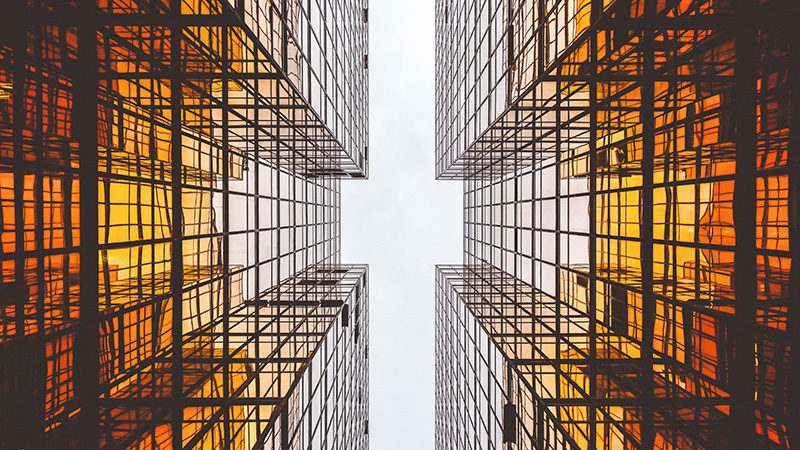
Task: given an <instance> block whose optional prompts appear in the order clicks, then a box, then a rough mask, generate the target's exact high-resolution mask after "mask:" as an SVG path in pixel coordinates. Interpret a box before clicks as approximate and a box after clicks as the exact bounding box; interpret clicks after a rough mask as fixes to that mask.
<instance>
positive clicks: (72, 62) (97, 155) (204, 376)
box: [0, 0, 368, 450]
mask: <svg viewBox="0 0 800 450" xmlns="http://www.w3.org/2000/svg"><path fill="white" fill-rule="evenodd" d="M366 19H367V3H366V0H324V1H316V0H315V1H311V2H299V1H295V0H287V1H282V2H268V1H256V0H230V1H228V0H58V1H56V0H52V1H51V0H31V1H17V0H11V1H3V2H2V4H0V264H1V265H2V267H1V270H0V405H3V406H2V407H0V449H14V450H19V449H23V448H24V449H27V450H32V449H52V448H59V449H60V448H74V449H92V448H103V449H111V448H114V449H138V450H143V449H231V450H232V449H236V450H239V449H241V450H249V449H276V450H278V449H282V450H286V449H299V448H309V446H313V448H319V449H366V448H368V435H367V431H368V429H367V418H368V379H367V374H368V360H367V356H368V347H367V345H368V270H367V267H366V266H357V265H343V264H342V263H341V261H340V220H339V218H340V206H339V205H340V203H339V195H340V180H341V179H343V178H365V177H367V175H368V162H367V142H368V136H367V106H368V105H367V68H366V59H367V20H366ZM10 405H13V406H10Z"/></svg>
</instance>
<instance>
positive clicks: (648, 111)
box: [639, 0, 657, 449]
mask: <svg viewBox="0 0 800 450" xmlns="http://www.w3.org/2000/svg"><path fill="white" fill-rule="evenodd" d="M656 6H657V1H656V0H645V4H644V15H643V17H642V19H643V20H644V23H645V24H646V25H645V26H644V29H643V31H642V33H643V35H642V66H643V67H642V69H643V73H642V79H643V82H642V87H641V122H642V194H641V205H642V206H641V208H642V210H641V214H642V222H641V225H640V227H641V228H640V233H641V247H640V252H641V253H640V256H641V273H642V344H641V361H640V369H639V370H640V376H641V377H642V384H641V389H642V391H641V393H640V395H641V397H640V398H639V400H640V402H641V403H640V405H641V417H642V424H641V427H642V431H641V448H643V449H649V448H653V445H654V439H655V431H654V428H653V413H654V408H653V401H654V398H653V388H654V386H653V331H654V326H655V306H656V300H655V295H654V292H653V178H654V176H655V174H654V171H655V165H654V162H653V159H654V157H655V83H656V76H657V75H656V71H655V64H656V63H655V54H654V52H655V49H654V41H655V30H654V24H655V20H656Z"/></svg>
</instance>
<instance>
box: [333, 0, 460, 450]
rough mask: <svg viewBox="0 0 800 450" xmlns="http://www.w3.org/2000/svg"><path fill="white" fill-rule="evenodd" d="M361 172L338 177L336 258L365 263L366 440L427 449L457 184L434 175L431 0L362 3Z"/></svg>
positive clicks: (455, 229)
mask: <svg viewBox="0 0 800 450" xmlns="http://www.w3.org/2000/svg"><path fill="white" fill-rule="evenodd" d="M369 28H370V50H369V71H370V73H369V77H370V99H369V101H370V117H369V120H370V144H369V156H370V174H369V180H368V181H346V182H343V183H342V263H345V264H349V263H368V264H369V266H370V272H369V274H370V286H369V290H370V291H369V292H370V347H369V349H370V424H369V434H370V447H371V448H373V449H379V450H394V449H402V450H409V449H414V450H417V449H419V450H425V449H433V448H434V442H433V438H434V327H433V325H434V301H435V300H434V299H435V293H434V266H435V265H436V264H456V263H459V262H460V261H461V248H462V245H461V242H462V241H461V239H462V224H461V219H462V209H461V208H462V195H461V193H462V190H461V189H462V188H461V183H460V182H457V181H436V180H435V179H434V102H435V99H434V77H433V70H434V69H433V68H434V2H433V1H431V0H404V1H393V0H372V1H371V2H370V8H369Z"/></svg>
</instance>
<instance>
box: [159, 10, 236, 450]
mask: <svg viewBox="0 0 800 450" xmlns="http://www.w3.org/2000/svg"><path fill="white" fill-rule="evenodd" d="M168 17H169V21H170V23H171V26H170V65H169V67H170V105H169V108H170V132H171V141H170V147H171V148H170V150H171V153H172V154H171V161H172V167H171V186H170V190H171V196H172V211H171V213H172V230H171V231H172V255H171V256H172V261H171V265H172V270H171V273H170V291H171V293H172V408H171V409H172V448H173V449H176V450H177V449H181V448H183V399H182V396H183V304H182V303H183V213H182V211H183V198H182V185H181V176H182V170H181V168H182V164H183V152H182V148H181V146H182V143H181V140H182V139H181V132H182V131H181V119H182V110H181V108H182V104H183V99H182V97H183V95H182V78H183V76H182V73H181V51H180V49H181V40H182V33H183V30H182V26H181V22H182V17H181V0H171V1H170V10H169V13H168ZM224 165H225V162H223V166H224Z"/></svg>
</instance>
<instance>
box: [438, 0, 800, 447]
mask: <svg viewBox="0 0 800 450" xmlns="http://www.w3.org/2000/svg"><path fill="white" fill-rule="evenodd" d="M484 3H486V2H484ZM488 3H489V4H491V2H488ZM510 3H512V2H509V3H507V4H506V5H509V4H510ZM519 7H520V8H521V9H523V10H525V11H527V12H522V11H520V12H519V14H523V15H524V14H528V13H529V14H531V15H532V16H533V17H534V19H535V20H533V21H531V22H527V23H528V25H524V24H525V22H523V21H514V22H510V23H506V24H504V28H507V29H508V31H507V36H509V35H514V36H516V35H530V36H531V40H530V41H529V42H528V46H527V47H525V48H526V49H527V50H525V49H520V48H518V47H515V49H518V50H519V51H522V52H523V53H524V52H526V51H527V52H528V53H527V54H526V55H529V54H531V52H533V53H532V54H533V55H534V56H535V57H534V59H533V60H534V61H535V64H533V65H532V66H530V67H533V68H532V69H531V70H533V73H532V80H533V81H532V83H531V84H530V86H529V87H528V88H526V89H524V90H523V91H520V93H519V94H515V97H513V98H514V99H513V100H510V101H509V103H508V105H507V107H506V110H505V111H501V112H500V113H499V116H498V117H499V118H498V119H497V120H496V121H495V122H494V125H492V126H491V127H488V128H486V127H484V128H479V129H478V130H479V131H478V132H477V133H476V134H473V135H469V138H468V139H466V138H465V140H464V141H463V142H462V143H461V144H460V145H461V146H460V147H457V148H458V149H463V150H456V151H453V150H451V147H449V145H450V143H449V141H447V142H444V141H441V140H440V141H438V145H439V147H438V149H437V151H438V152H439V154H438V156H440V158H439V159H437V161H438V163H437V164H440V166H439V167H438V168H437V174H438V175H439V177H440V178H445V179H447V178H458V179H464V180H465V181H464V189H465V203H464V204H465V209H464V222H465V228H464V232H465V241H464V246H465V248H464V250H465V255H464V263H465V264H467V265H468V266H467V267H472V266H487V265H488V266H492V267H494V268H496V269H498V270H500V271H502V272H503V273H505V274H507V276H509V277H513V279H515V280H517V286H519V285H523V286H525V285H530V286H532V289H533V291H534V292H535V293H536V296H537V297H536V298H537V302H544V303H548V304H550V305H551V306H549V308H551V310H552V311H553V313H552V315H553V317H552V321H553V322H552V324H550V325H548V326H544V327H542V328H541V329H537V330H536V331H535V332H534V335H533V342H532V343H531V345H532V346H533V350H531V351H532V352H540V353H541V356H538V357H537V356H534V358H533V363H532V365H531V368H530V376H531V377H532V378H531V379H533V380H535V381H534V382H532V383H531V389H533V391H534V392H535V393H536V394H537V395H538V396H540V397H541V398H542V401H543V404H544V405H546V406H547V407H548V409H549V410H550V411H552V413H553V414H554V416H555V417H556V418H557V423H558V426H559V429H560V430H562V431H563V432H565V433H566V434H567V435H568V436H569V440H570V441H571V442H574V444H576V445H577V447H578V448H727V447H729V446H731V445H733V443H734V442H736V443H737V444H739V445H744V446H747V447H751V448H790V447H791V444H792V443H793V442H795V443H796V442H797V439H798V437H797V435H796V433H797V430H796V429H795V427H792V426H791V424H793V423H796V422H797V411H796V410H794V409H793V407H792V405H793V404H795V403H797V401H798V397H797V395H798V393H797V390H795V389H794V388H793V387H792V385H791V382H790V380H791V379H792V376H793V374H795V375H796V372H797V367H796V363H795V361H796V360H797V358H796V355H793V354H792V352H791V351H790V349H791V347H792V346H793V345H794V346H795V347H797V345H798V339H799V336H798V334H799V333H800V332H799V331H798V326H797V323H796V321H795V320H794V319H793V318H794V317H795V316H796V314H797V311H796V309H797V308H795V307H794V305H793V304H792V302H791V294H790V293H791V292H793V290H794V289H796V287H797V283H798V279H799V278H800V277H798V275H797V273H796V272H797V265H796V264H795V265H792V260H793V259H794V258H795V257H796V256H797V251H798V250H797V248H798V246H797V245H796V241H797V239H796V236H797V232H798V228H797V211H796V210H795V209H794V207H793V206H792V205H791V202H792V201H791V199H792V198H794V197H796V196H797V195H798V192H797V186H798V183H797V182H796V180H795V178H796V173H795V172H796V165H797V160H798V152H797V151H796V150H797V149H796V148H794V147H796V146H793V142H794V138H793V137H792V134H791V133H790V127H789V124H790V122H791V120H790V117H791V115H792V111H793V109H794V108H792V106H791V103H790V102H791V98H792V95H791V94H792V92H793V89H794V88H795V87H796V85H797V83H796V81H795V80H796V79H797V75H796V73H795V71H793V70H792V69H793V68H792V65H791V64H790V61H791V60H792V58H793V56H796V55H794V54H793V53H792V52H793V51H794V50H793V49H794V48H795V47H796V46H797V43H798V41H797V39H798V38H797V34H796V33H795V32H793V31H792V26H791V24H790V23H789V22H788V21H787V20H785V17H786V16H787V15H792V14H793V13H795V14H796V13H797V5H796V4H794V3H791V2H783V1H780V0H767V1H761V2H756V1H741V2H734V1H727V0H680V1H679V0H675V1H670V0H660V1H656V0H653V1H650V0H625V1H620V0H616V1H613V0H603V1H596V0H587V1H582V0H569V1H567V0H564V1H561V0H541V1H539V0H536V1H529V2H525V3H524V4H522V5H519ZM471 8H473V9H475V10H476V11H483V10H485V9H486V8H485V7H482V6H477V7H475V6H474V5H473V2H457V1H445V0H442V1H439V2H437V30H438V36H437V42H438V43H439V45H441V46H442V48H449V47H448V46H454V45H458V44H456V43H457V42H459V41H463V39H462V38H461V37H460V36H461V35H460V34H458V33H455V34H453V31H452V28H451V27H452V26H454V25H453V24H452V23H453V21H454V20H457V18H458V17H459V14H460V12H459V11H461V10H465V11H468V10H470V9H471ZM514 8H516V6H514ZM489 9H491V8H489ZM445 11H447V12H450V17H449V18H447V17H445V16H444V12H445ZM513 11H517V10H516V9H513V8H512V12H513ZM467 14H470V13H467ZM470 17H473V16H470ZM508 17H516V16H515V15H513V14H509V15H508ZM754 17H759V19H758V20H754V19H753V18H754ZM485 24H486V22H485V21H483V19H482V18H480V17H478V18H474V19H471V21H469V22H466V25H464V26H467V27H474V28H476V30H474V31H469V30H468V31H466V32H464V33H465V34H466V35H469V34H470V33H473V34H475V35H481V34H482V33H485V32H486V29H485V27H484V25H485ZM571 24H572V25H571ZM645 24H646V25H645ZM524 27H527V28H524ZM479 49H480V48H479V47H477V46H475V47H471V46H467V47H466V48H461V49H460V52H461V54H455V55H453V58H454V59H460V60H462V61H469V60H470V58H472V57H473V56H475V55H473V52H477V51H478V50H479ZM537 52H538V53H537ZM526 55H523V54H517V53H515V54H513V55H511V56H510V57H509V58H508V63H507V64H509V65H511V66H512V67H513V66H516V67H517V68H519V67H527V66H526V65H525V63H523V59H524V58H525V57H527V56H526ZM536 55H541V56H536ZM475 57H476V58H477V56H475ZM508 70H510V69H508V68H506V69H505V71H506V73H508ZM437 77H438V78H437V79H439V80H441V81H442V82H444V83H449V84H450V86H448V87H442V88H441V89H438V90H437V91H438V92H440V98H439V100H438V101H439V104H438V105H439V106H441V105H443V104H445V103H446V100H447V99H446V98H445V97H446V96H447V95H449V94H446V93H447V92H450V91H449V90H448V89H450V90H453V89H455V90H459V89H468V90H469V89H471V88H472V86H471V85H470V83H473V82H472V81H470V80H467V81H465V80H464V79H463V78H457V77H450V76H448V75H444V74H442V73H438V74H437ZM481 82H482V81H481ZM464 83H466V85H465V84H464ZM456 109H458V108H456ZM466 111H467V112H469V111H471V110H470V109H467V110H466ZM437 114H438V115H437V129H439V130H442V129H445V128H447V129H451V128H448V127H452V129H454V130H458V129H459V126H458V125H457V123H456V122H457V121H456V122H454V120H453V118H452V117H451V116H448V115H446V114H444V113H442V112H441V110H437ZM454 133H455V134H458V133H459V131H455V132H454ZM462 134H463V133H462ZM448 152H449V155H450V156H447V157H446V158H445V159H442V158H444V157H442V156H441V155H443V154H447V153H448ZM447 158H449V159H447ZM521 293H524V292H521ZM485 301H488V302H491V301H492V300H491V299H487V300H485ZM533 316H534V317H535V318H537V319H539V318H540V315H539V314H537V313H535V314H533ZM478 320H479V322H481V321H482V319H481V318H480V317H478ZM542 320H544V319H542ZM482 323H483V322H482ZM493 323H494V322H493V321H490V320H488V319H486V323H485V325H484V326H485V327H487V328H490V327H491V324H493ZM440 325H441V324H440ZM442 326H443V325H442ZM451 326H454V325H451ZM753 399H755V401H753ZM463 407H465V408H472V409H475V408H478V407H479V405H476V404H474V403H468V404H466V405H463ZM467 430H468V431H467V432H468V433H474V432H475V429H470V428H468V429H467ZM554 439H555V438H554ZM535 445H536V448H548V447H543V445H553V444H552V443H547V442H544V443H539V442H537V443H535Z"/></svg>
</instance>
